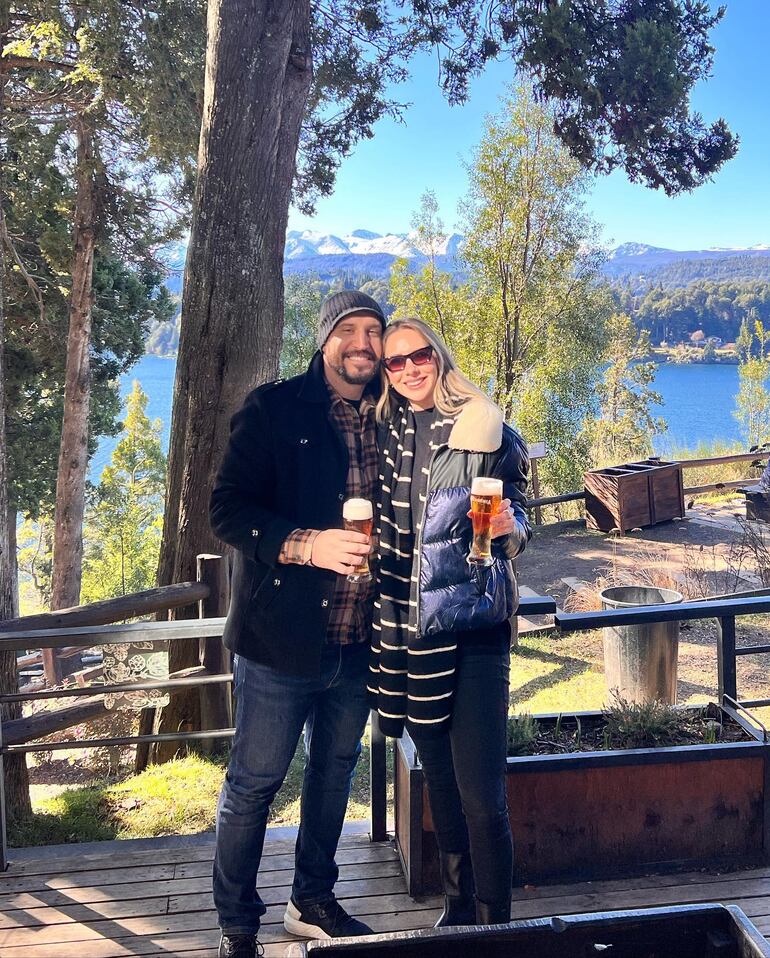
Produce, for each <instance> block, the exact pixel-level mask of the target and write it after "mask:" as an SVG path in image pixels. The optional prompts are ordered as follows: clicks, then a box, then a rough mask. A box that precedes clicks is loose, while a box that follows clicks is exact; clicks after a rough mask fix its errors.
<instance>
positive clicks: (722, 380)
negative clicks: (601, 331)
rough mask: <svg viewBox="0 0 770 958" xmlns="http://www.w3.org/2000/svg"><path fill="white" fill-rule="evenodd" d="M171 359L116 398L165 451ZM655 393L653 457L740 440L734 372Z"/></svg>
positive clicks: (700, 372)
mask: <svg viewBox="0 0 770 958" xmlns="http://www.w3.org/2000/svg"><path fill="white" fill-rule="evenodd" d="M174 369H175V363H174V360H173V359H160V358H159V357H158V356H145V357H144V358H143V359H142V360H140V362H138V363H137V364H136V366H134V368H133V369H132V370H131V372H130V373H128V374H127V375H126V376H123V377H122V379H121V384H120V387H121V393H122V394H123V396H124V397H125V396H127V395H128V393H129V392H130V391H131V384H132V382H133V381H134V380H135V379H138V380H139V382H140V383H141V384H142V389H143V390H144V391H145V392H146V393H147V395H148V397H149V402H148V404H147V414H148V415H149V417H150V418H151V419H160V420H161V421H162V422H163V444H164V447H165V448H166V449H168V438H169V430H170V425H171V402H172V398H173V393H174ZM654 388H655V389H656V390H657V391H658V392H659V393H660V394H661V395H662V396H663V400H664V402H663V405H662V406H659V407H656V410H655V414H656V415H658V416H663V418H664V419H665V420H666V422H667V423H668V432H667V433H666V434H665V435H664V436H658V437H656V439H655V451H656V452H657V453H658V454H660V455H662V456H666V455H669V454H670V453H671V451H672V449H677V448H678V449H681V448H683V447H684V448H692V447H694V446H697V445H698V443H700V442H707V443H711V442H714V441H716V440H721V441H723V442H727V443H731V442H735V441H736V440H739V439H740V433H739V430H738V423H737V422H736V420H735V418H734V416H733V409H734V408H735V395H736V393H737V392H738V367H737V366H728V365H724V366H720V365H713V366H700V365H689V366H675V365H670V364H667V365H664V366H659V367H658V372H657V376H656V379H655V385H654ZM117 441H118V440H117V438H105V439H102V441H101V442H100V443H99V448H98V450H97V452H96V455H95V456H94V458H93V460H92V463H91V479H92V480H93V481H97V480H98V478H99V476H100V475H101V471H102V469H103V468H104V466H106V465H107V463H108V462H109V460H110V456H111V455H112V450H113V449H114V448H115V445H116V444H117Z"/></svg>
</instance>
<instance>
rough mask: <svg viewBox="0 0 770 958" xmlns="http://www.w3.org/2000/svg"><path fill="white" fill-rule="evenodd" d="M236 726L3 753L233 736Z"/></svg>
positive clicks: (15, 748)
mask: <svg viewBox="0 0 770 958" xmlns="http://www.w3.org/2000/svg"><path fill="white" fill-rule="evenodd" d="M233 735H235V729H234V728H218V729H211V730H209V731H207V732H159V733H158V734H156V735H127V736H124V737H123V738H89V739H85V740H82V739H69V740H68V741H66V742H43V743H39V744H36V745H6V746H4V747H3V749H2V754H3V755H14V754H15V755H19V754H25V753H27V752H59V751H63V750H64V749H68V748H102V747H110V746H113V745H138V744H139V743H140V742H188V741H192V740H195V739H211V738H232V737H233Z"/></svg>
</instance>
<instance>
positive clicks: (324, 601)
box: [321, 599, 329, 609]
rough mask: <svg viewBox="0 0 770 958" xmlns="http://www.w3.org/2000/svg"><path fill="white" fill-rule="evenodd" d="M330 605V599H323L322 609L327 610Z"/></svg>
mask: <svg viewBox="0 0 770 958" xmlns="http://www.w3.org/2000/svg"><path fill="white" fill-rule="evenodd" d="M328 604H329V600H328V599H321V608H322V609H325V608H326V606H327V605H328Z"/></svg>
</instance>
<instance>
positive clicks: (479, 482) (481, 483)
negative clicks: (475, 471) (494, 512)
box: [471, 476, 503, 499]
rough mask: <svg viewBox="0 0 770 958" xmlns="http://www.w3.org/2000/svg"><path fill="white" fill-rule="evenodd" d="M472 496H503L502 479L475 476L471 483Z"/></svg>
mask: <svg viewBox="0 0 770 958" xmlns="http://www.w3.org/2000/svg"><path fill="white" fill-rule="evenodd" d="M471 495H472V496H500V498H501V499H502V497H503V480H502V479H487V478H486V477H485V476H476V478H475V479H474V480H473V482H472V483H471Z"/></svg>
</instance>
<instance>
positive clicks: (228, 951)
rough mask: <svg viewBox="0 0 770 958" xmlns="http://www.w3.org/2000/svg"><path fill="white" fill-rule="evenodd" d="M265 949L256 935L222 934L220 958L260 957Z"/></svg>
mask: <svg viewBox="0 0 770 958" xmlns="http://www.w3.org/2000/svg"><path fill="white" fill-rule="evenodd" d="M264 953H265V949H264V948H263V947H262V945H260V943H259V942H258V941H257V936H256V935H222V940H221V941H220V942H219V951H218V953H217V954H218V956H219V958H260V956H261V955H264Z"/></svg>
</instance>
